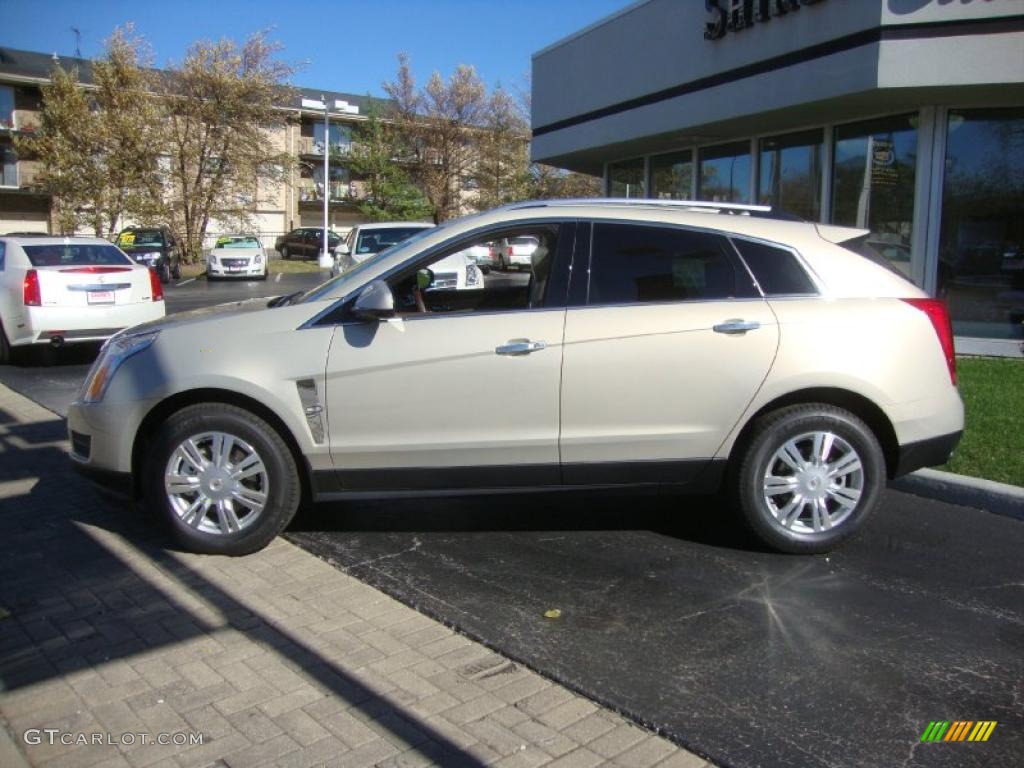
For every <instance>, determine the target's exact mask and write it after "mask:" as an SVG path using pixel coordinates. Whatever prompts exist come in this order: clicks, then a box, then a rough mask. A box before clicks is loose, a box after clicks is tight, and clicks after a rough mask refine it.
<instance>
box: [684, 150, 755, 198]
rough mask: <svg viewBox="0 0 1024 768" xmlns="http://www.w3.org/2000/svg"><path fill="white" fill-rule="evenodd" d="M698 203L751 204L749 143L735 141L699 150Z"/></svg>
mask: <svg viewBox="0 0 1024 768" xmlns="http://www.w3.org/2000/svg"><path fill="white" fill-rule="evenodd" d="M697 197H698V198H699V199H700V200H710V201H712V202H715V203H749V202H750V142H749V141H737V142H733V143H732V144H721V145H719V146H717V147H704V148H703V149H701V150H700V187H699V188H698V190H697Z"/></svg>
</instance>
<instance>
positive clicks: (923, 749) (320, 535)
mask: <svg viewBox="0 0 1024 768" xmlns="http://www.w3.org/2000/svg"><path fill="white" fill-rule="evenodd" d="M316 277H317V276H316V275H286V276H283V277H282V280H281V281H280V282H279V283H275V282H274V280H273V278H271V280H270V281H268V282H267V283H262V282H257V283H213V284H208V283H206V282H205V281H202V280H200V281H196V282H194V283H187V284H184V285H180V286H171V287H169V289H168V292H167V301H168V309H169V311H172V312H173V311H182V310H183V309H192V308H196V307H200V306H206V305H208V304H213V303H219V302H221V301H231V300H235V299H238V298H248V297H251V296H260V295H266V296H269V295H274V294H277V293H288V292H291V291H294V290H300V289H301V288H302V287H305V286H309V285H312V284H313V283H315V282H316V280H315V279H314V278H316ZM298 278H301V279H302V281H303V284H302V285H299V284H298V282H299V280H297V279H298ZM94 355H95V350H94V349H93V350H92V351H91V352H90V351H89V350H85V349H82V350H62V351H61V354H60V355H57V356H56V357H55V359H52V360H47V361H43V362H45V363H48V364H45V365H44V364H34V363H33V362H32V361H31V360H30V361H25V362H23V363H22V364H21V365H17V366H5V367H0V380H2V381H3V382H4V383H5V384H7V385H8V386H10V387H11V388H13V389H16V390H18V391H21V392H23V393H25V394H27V395H29V396H30V397H32V398H34V399H36V400H38V401H40V402H43V403H44V404H45V405H48V406H49V407H51V408H53V409H54V410H57V411H58V412H60V411H61V410H62V408H66V404H67V403H68V402H70V399H71V398H72V397H73V395H74V392H75V390H76V389H77V386H78V384H79V383H80V381H81V378H82V377H83V376H84V375H85V372H86V370H87V366H88V364H89V363H90V362H91V358H92V356H94ZM288 537H289V538H290V539H291V540H292V541H293V542H295V543H296V544H298V545H300V546H302V547H304V548H306V549H308V550H310V551H312V552H314V553H316V554H318V555H319V556H321V557H323V558H325V559H326V560H327V561H328V562H330V563H331V564H333V565H335V566H336V567H338V568H341V569H343V570H345V571H347V572H348V573H351V574H352V575H354V576H357V577H358V578H360V579H361V580H363V581H366V582H368V583H370V584H371V585H373V586H376V587H378V588H380V589H382V590H384V591H386V592H389V593H391V594H392V595H394V596H396V597H397V598H399V599H400V600H402V601H403V602H405V603H408V604H410V605H413V606H415V607H417V608H418V609H419V610H421V611H424V612H426V613H428V614H430V615H432V616H434V617H437V618H439V619H441V620H442V621H444V622H445V623H447V624H450V625H452V626H455V627H457V628H458V629H460V630H461V631H463V632H465V633H467V634H469V635H471V636H473V637H475V638H478V639H480V640H482V641H483V642H485V643H487V644H488V645H491V646H493V647H494V648H496V649H498V650H499V651H501V652H503V653H505V654H507V655H508V656H511V657H513V658H515V659H518V660H520V661H522V662H524V663H526V664H528V665H529V666H531V667H533V668H534V669H537V670H539V671H541V672H542V673H544V674H545V675H548V676H549V677H552V678H554V679H556V680H558V681H560V682H563V683H565V684H567V685H569V686H570V687H573V688H575V689H577V690H579V691H581V692H583V693H585V694H587V695H588V696H590V697H592V698H594V699H596V700H598V701H600V702H601V703H604V704H607V705H609V706H611V707H613V708H615V709H618V710H619V711H622V712H624V713H627V714H629V715H630V716H631V717H633V718H635V719H637V720H639V721H640V722H643V723H644V724H646V725H649V726H652V727H654V728H656V729H657V730H659V731H660V732H662V733H664V734H666V735H668V736H669V737H671V738H672V739H674V740H676V741H678V742H680V743H682V744H684V745H685V746H687V747H688V748H690V749H691V750H693V751H695V752H698V753H700V754H702V755H705V756H707V757H709V758H710V759H712V760H713V761H714V762H716V763H718V764H721V765H730V766H732V765H735V766H759V765H764V766H833V765H843V766H880V765H909V766H915V765H920V766H926V765H928V766H931V765H948V766H954V765H956V766H967V765H978V766H982V765H984V766H998V765H1016V764H1019V757H1020V755H1022V754H1024V706H1022V704H1024V599H1022V590H1024V564H1022V563H1024V561H1022V560H1021V557H1020V552H1021V551H1022V549H1024V527H1022V524H1021V523H1020V522H1018V521H1015V520H1012V519H1009V518H1005V517H999V516H996V515H992V514H989V513H987V512H985V511H982V510H975V509H969V508H965V507H956V506H953V505H949V504H943V503H940V502H935V501H929V500H925V499H920V498H917V497H913V496H908V495H905V494H901V493H897V492H895V491H889V492H888V493H887V494H886V496H885V500H884V504H883V507H882V509H881V510H880V511H879V513H878V515H877V517H876V518H875V519H874V520H873V521H872V523H871V524H870V525H869V526H868V528H867V530H866V531H865V532H864V533H863V535H861V536H860V537H859V538H857V539H856V540H854V541H853V542H851V543H849V544H848V545H847V546H845V547H844V548H842V549H841V550H839V551H838V552H836V553H834V554H833V555H830V556H828V557H824V556H822V557H793V556H781V555H774V554H769V553H765V552H761V551H758V550H756V549H752V548H750V547H749V546H748V545H747V543H746V542H745V541H744V540H742V539H740V538H738V537H737V536H736V535H735V534H734V533H733V532H732V528H731V527H730V525H729V524H728V522H727V518H726V516H725V514H724V512H723V509H722V507H721V505H720V504H719V503H718V502H717V501H716V500H715V499H711V498H700V499H691V500H680V499H666V498H656V497H637V496H633V495H620V496H608V495H590V496H586V497H571V498H570V497H568V496H559V495H550V496H543V497H529V498H527V497H521V496H516V497H508V498H488V499H468V498H461V499H451V500H436V499H435V500H429V501H428V500H422V501H406V502H393V501H392V502H387V503H374V502H361V503H351V504H348V505H346V506H321V507H317V508H315V509H310V510H304V512H303V513H302V514H301V516H300V518H299V519H298V520H297V521H296V524H295V525H294V526H293V529H292V530H291V531H290V533H289V534H288ZM552 609H558V610H559V611H560V612H561V614H560V616H559V617H558V618H546V617H545V615H544V614H545V612H547V611H550V610H552ZM933 720H995V721H997V722H998V723H999V725H998V726H997V728H996V729H995V731H994V732H993V734H992V737H991V738H990V740H989V741H988V742H986V743H983V744H971V743H963V744H953V743H937V744H931V743H921V742H920V736H921V734H922V732H923V731H924V730H925V727H926V726H927V725H928V723H929V722H930V721H933ZM1015 756H1016V757H1015Z"/></svg>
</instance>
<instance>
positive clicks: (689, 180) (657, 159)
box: [651, 150, 693, 200]
mask: <svg viewBox="0 0 1024 768" xmlns="http://www.w3.org/2000/svg"><path fill="white" fill-rule="evenodd" d="M692 189H693V152H691V151H690V150H687V151H685V152H673V153H672V154H670V155H655V156H654V157H652V158H651V197H656V198H658V199H659V200H689V199H690V197H691V196H692V194H693V193H692V192H691V190H692Z"/></svg>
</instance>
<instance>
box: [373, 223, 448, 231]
mask: <svg viewBox="0 0 1024 768" xmlns="http://www.w3.org/2000/svg"><path fill="white" fill-rule="evenodd" d="M433 226H434V224H431V223H428V222H425V221H377V222H373V223H372V224H357V225H356V226H355V228H356V229H358V230H360V231H364V230H367V229H408V228H409V227H415V228H417V229H430V228H431V227H433Z"/></svg>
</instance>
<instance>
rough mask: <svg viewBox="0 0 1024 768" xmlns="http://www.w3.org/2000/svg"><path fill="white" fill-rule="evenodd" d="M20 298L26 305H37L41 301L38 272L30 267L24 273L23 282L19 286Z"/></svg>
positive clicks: (39, 304) (40, 303)
mask: <svg viewBox="0 0 1024 768" xmlns="http://www.w3.org/2000/svg"><path fill="white" fill-rule="evenodd" d="M21 295H22V300H23V301H24V302H25V306H26V307H38V306H41V305H42V303H43V299H42V296H41V295H40V292H39V273H38V272H36V271H35V270H34V269H30V270H29V271H28V272H26V273H25V282H24V283H22V286H21Z"/></svg>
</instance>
